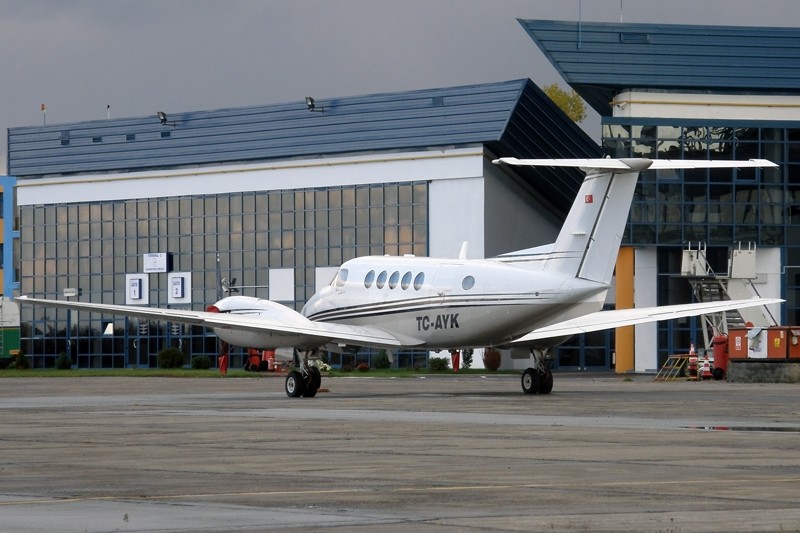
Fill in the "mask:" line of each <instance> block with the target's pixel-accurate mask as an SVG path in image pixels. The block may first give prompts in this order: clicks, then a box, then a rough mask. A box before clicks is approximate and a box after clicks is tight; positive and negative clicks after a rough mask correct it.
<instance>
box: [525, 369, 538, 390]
mask: <svg viewBox="0 0 800 533" xmlns="http://www.w3.org/2000/svg"><path fill="white" fill-rule="evenodd" d="M540 381H541V379H540V377H539V373H538V372H537V371H536V370H534V369H533V368H526V369H525V372H523V373H522V392H524V393H525V394H536V393H537V392H539V383H540Z"/></svg>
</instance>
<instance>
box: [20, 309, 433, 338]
mask: <svg viewBox="0 0 800 533" xmlns="http://www.w3.org/2000/svg"><path fill="white" fill-rule="evenodd" d="M16 300H17V301H18V302H19V303H21V304H32V305H38V306H43V307H54V308H60V309H72V310H75V311H84V312H91V313H107V314H111V315H121V316H129V317H134V318H143V319H147V320H164V321H171V322H180V323H182V324H191V325H197V326H205V327H209V328H214V329H225V330H235V331H242V332H251V333H270V334H275V335H279V336H296V337H297V338H298V339H302V342H303V344H307V345H310V344H316V345H319V346H322V345H324V344H328V343H340V344H351V345H357V346H372V347H376V348H393V347H398V346H414V345H415V344H420V343H421V341H419V340H418V339H410V338H403V339H399V338H398V337H396V336H394V335H392V334H390V333H387V332H386V331H384V330H382V329H380V328H376V327H372V326H351V325H347V324H336V323H331V322H316V321H312V320H309V319H307V318H306V317H304V316H303V315H301V314H300V313H297V312H296V311H293V310H291V309H289V308H288V307H286V308H284V311H283V312H282V313H281V314H280V315H276V316H275V317H274V318H273V317H269V316H253V315H247V314H235V313H213V312H208V311H191V310H185V309H164V308H160V307H138V306H132V305H115V304H97V303H90V302H71V301H66V300H47V299H43V298H32V297H29V296H18V297H17V298H16ZM275 305H279V304H275Z"/></svg>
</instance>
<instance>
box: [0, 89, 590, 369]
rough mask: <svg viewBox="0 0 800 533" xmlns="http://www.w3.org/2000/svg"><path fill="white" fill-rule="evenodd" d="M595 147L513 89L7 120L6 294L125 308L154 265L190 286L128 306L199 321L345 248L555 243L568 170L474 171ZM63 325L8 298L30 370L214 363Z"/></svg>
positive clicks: (211, 345)
mask: <svg viewBox="0 0 800 533" xmlns="http://www.w3.org/2000/svg"><path fill="white" fill-rule="evenodd" d="M599 153H600V151H599V147H598V146H597V145H596V143H595V142H593V141H592V140H591V139H590V138H589V137H588V136H587V135H586V134H585V133H584V132H583V131H582V130H581V129H580V128H579V127H578V126H577V125H576V124H574V123H573V122H572V121H571V120H569V119H568V118H567V117H566V116H565V115H564V114H563V113H562V112H561V110H560V109H558V108H557V107H556V106H555V105H554V104H553V103H552V102H551V101H550V99H549V98H548V97H547V96H546V95H544V93H543V92H542V91H541V90H540V89H539V88H538V87H536V85H534V84H533V83H532V82H531V81H530V80H515V81H508V82H502V83H492V84H485V85H475V86H467V87H453V88H444V89H432V90H422V91H410V92H402V93H392V94H377V95H368V96H356V97H347V98H337V99H330V100H324V99H322V98H318V99H317V100H316V101H314V102H313V104H312V103H311V102H309V103H308V104H307V103H306V102H304V101H303V100H302V99H299V100H298V101H295V102H289V103H286V104H279V105H268V106H258V107H247V108H238V109H221V110H215V111H203V112H196V113H172V112H169V110H167V113H166V114H165V115H163V116H161V117H160V118H159V117H158V116H157V115H156V113H155V111H154V113H153V115H152V116H148V117H139V118H128V119H113V120H101V121H93V122H81V123H75V124H61V125H47V126H36V127H22V128H12V129H10V130H9V169H10V171H11V172H12V173H13V174H14V176H15V177H16V178H17V180H18V184H17V203H18V206H19V220H20V237H19V264H20V269H19V286H20V292H21V293H23V294H34V295H37V296H43V297H49V298H62V297H64V290H65V289H67V288H69V289H72V291H70V293H74V292H78V293H79V294H80V295H79V296H76V297H77V298H79V299H81V300H86V301H93V302H104V303H125V302H126V301H127V298H128V296H129V295H126V290H127V288H128V287H127V282H128V279H129V277H130V275H133V274H141V273H143V271H144V270H146V266H147V265H145V264H144V257H145V254H168V255H166V256H165V257H170V258H171V262H172V265H171V270H174V271H180V272H186V273H190V274H191V287H190V288H189V289H188V290H187V291H186V294H185V297H183V298H181V299H180V301H178V302H176V301H174V300H173V299H172V295H171V294H170V292H169V287H168V283H169V273H168V272H163V271H161V272H155V273H149V274H146V276H145V277H144V281H145V282H146V283H145V284H144V285H143V287H142V290H143V291H144V294H143V295H142V296H143V297H140V298H138V301H137V302H134V303H149V304H150V305H179V306H191V307H193V308H196V309H204V308H205V307H206V306H208V305H209V304H211V303H213V302H215V301H216V300H217V299H218V298H220V297H221V296H222V293H221V290H220V289H221V287H223V286H224V287H226V288H228V289H230V288H231V286H232V288H233V289H234V290H238V291H240V292H241V293H242V294H247V295H252V296H259V297H264V298H270V299H272V300H276V301H281V302H284V303H287V304H288V305H292V306H294V307H295V308H297V309H299V308H300V307H301V306H302V304H303V303H304V302H305V301H306V299H308V298H309V297H310V296H311V295H312V294H313V293H314V292H315V291H316V290H317V289H318V288H319V287H320V286H321V285H324V284H327V283H329V282H330V280H331V279H332V277H333V272H334V271H335V269H336V267H338V266H339V265H340V264H341V263H342V262H344V261H346V260H348V259H350V258H353V257H356V256H360V255H368V254H378V255H381V254H392V255H395V254H415V255H431V256H444V257H448V256H449V257H456V256H457V255H458V253H459V250H460V249H461V245H462V242H463V241H468V242H469V251H468V256H470V257H485V256H492V255H497V254H499V253H502V252H507V251H511V250H515V249H523V248H528V247H531V246H537V245H540V244H546V243H549V242H552V241H554V240H555V236H556V234H557V231H558V229H559V228H560V226H561V221H562V220H563V218H564V216H565V215H566V211H567V210H568V208H569V206H570V205H571V203H572V201H573V199H574V194H575V192H576V191H577V188H578V185H579V183H580V181H581V180H582V175H581V173H580V172H578V171H575V170H569V171H567V170H561V169H541V170H539V171H533V170H523V171H522V172H510V171H509V170H508V169H506V168H500V167H497V166H495V165H493V164H492V163H491V160H492V159H493V158H495V157H499V156H517V157H597V156H599ZM147 257H150V256H147ZM156 270H158V269H156ZM162 270H170V269H166V268H165V269H162ZM126 274H127V275H128V277H126ZM223 278H225V281H222V279H223ZM234 280H235V281H234ZM73 315H79V316H71V315H68V314H67V313H66V312H59V311H54V310H47V309H31V308H27V307H26V306H23V317H22V322H23V332H22V337H23V340H22V342H23V350H24V351H25V353H26V354H28V355H29V356H30V357H31V359H32V361H33V363H34V366H36V367H43V366H52V365H53V362H54V359H55V357H56V355H57V354H59V353H61V352H67V353H70V356H71V357H72V359H73V362H74V363H75V364H77V365H78V366H79V367H123V366H145V367H146V366H154V365H155V364H156V360H155V354H156V353H157V352H158V350H160V349H161V348H163V347H165V346H169V345H180V346H181V347H182V348H183V349H184V350H185V351H187V352H188V353H189V354H190V355H191V356H196V355H216V353H217V346H216V340H215V337H214V336H213V335H212V334H210V333H208V332H206V331H205V330H204V329H203V328H184V327H181V326H179V325H158V324H156V323H152V324H150V323H139V321H137V320H134V319H130V320H125V319H124V318H113V317H104V316H101V315H99V314H89V313H80V314H78V313H73ZM109 322H110V323H111V324H112V325H111V326H109ZM109 328H110V329H109ZM112 332H113V334H109V333H112ZM68 341H69V342H68ZM176 343H177V344H176ZM362 355H363V354H360V355H359V357H361V356H362ZM426 355H427V354H425V353H423V354H415V353H413V352H411V353H408V354H401V357H400V360H399V363H400V364H401V365H403V366H411V365H413V364H420V363H422V364H424V361H425V357H426ZM415 358H417V359H415ZM419 358H421V359H422V360H421V361H420V360H419ZM333 362H334V363H340V364H344V363H348V364H353V363H355V361H352V360H351V361H336V360H334V361H333ZM233 364H236V362H234V363H233ZM353 366H355V364H353Z"/></svg>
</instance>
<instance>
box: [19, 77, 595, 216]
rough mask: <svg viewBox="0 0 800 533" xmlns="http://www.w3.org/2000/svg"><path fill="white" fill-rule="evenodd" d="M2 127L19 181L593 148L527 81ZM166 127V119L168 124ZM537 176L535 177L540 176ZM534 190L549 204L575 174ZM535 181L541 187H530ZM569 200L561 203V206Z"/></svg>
mask: <svg viewBox="0 0 800 533" xmlns="http://www.w3.org/2000/svg"><path fill="white" fill-rule="evenodd" d="M316 109H317V110H322V112H309V110H308V109H307V107H306V104H305V102H304V101H303V100H298V101H296V102H289V103H284V104H275V105H265V106H254V107H244V108H235V109H219V110H213V111H199V112H187V113H172V112H170V111H169V110H164V111H165V112H167V115H168V117H167V120H168V123H167V124H164V125H162V124H161V123H160V122H159V120H158V118H157V117H156V114H155V113H153V115H152V116H147V117H138V118H122V119H111V120H97V121H91V122H78V123H71V124H56V125H45V126H29V127H18V128H10V129H9V130H8V170H9V173H10V174H13V175H15V176H17V177H18V178H20V179H26V178H32V177H39V176H58V175H68V174H78V173H98V172H131V171H141V170H148V169H155V168H177V167H183V166H197V165H211V164H226V163H243V162H256V161H266V160H271V159H285V158H295V157H314V156H329V155H337V154H347V153H363V152H370V151H382V150H413V149H425V148H430V147H437V146H467V145H478V144H483V145H484V146H486V147H487V149H488V150H489V151H491V152H492V153H494V154H496V155H498V156H517V157H597V156H598V155H599V153H600V148H599V147H598V146H597V144H596V143H595V142H594V141H592V140H591V138H589V137H588V136H587V135H586V134H585V133H584V132H583V130H581V128H580V127H578V126H577V125H576V124H575V123H574V122H572V121H571V120H569V119H568V118H567V117H566V116H565V115H564V114H563V113H562V112H561V111H560V110H559V109H558V108H557V107H556V106H555V105H554V104H553V103H552V102H551V101H550V99H549V98H547V96H546V95H544V93H543V92H542V91H541V90H540V89H539V88H538V87H537V86H536V85H535V84H534V83H533V82H531V81H530V80H513V81H506V82H498V83H490V84H482V85H470V86H462V87H451V88H443V89H429V90H418V91H407V92H397V93H385V94H373V95H367V96H353V97H346V98H333V99H322V98H318V99H317V100H316ZM173 123H174V125H173ZM541 174H542V173H539V175H541ZM549 174H550V177H551V178H552V179H550V180H547V182H546V183H538V184H537V185H536V186H537V188H543V189H544V190H543V192H544V193H545V194H547V197H548V198H549V199H551V201H553V202H554V203H555V204H556V205H557V206H561V205H562V204H563V201H564V199H565V198H566V199H567V200H568V201H569V202H571V200H572V198H571V197H572V195H573V194H574V191H575V190H577V187H578V183H579V176H578V175H577V174H575V173H565V172H563V171H556V172H549ZM540 185H541V187H540ZM567 205H569V204H567Z"/></svg>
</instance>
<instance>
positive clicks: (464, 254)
mask: <svg viewBox="0 0 800 533" xmlns="http://www.w3.org/2000/svg"><path fill="white" fill-rule="evenodd" d="M468 245H469V242H468V241H464V242H463V243H462V244H461V251H460V252H458V258H459V259H460V260H462V261H463V260H464V259H466V258H467V247H468Z"/></svg>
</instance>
